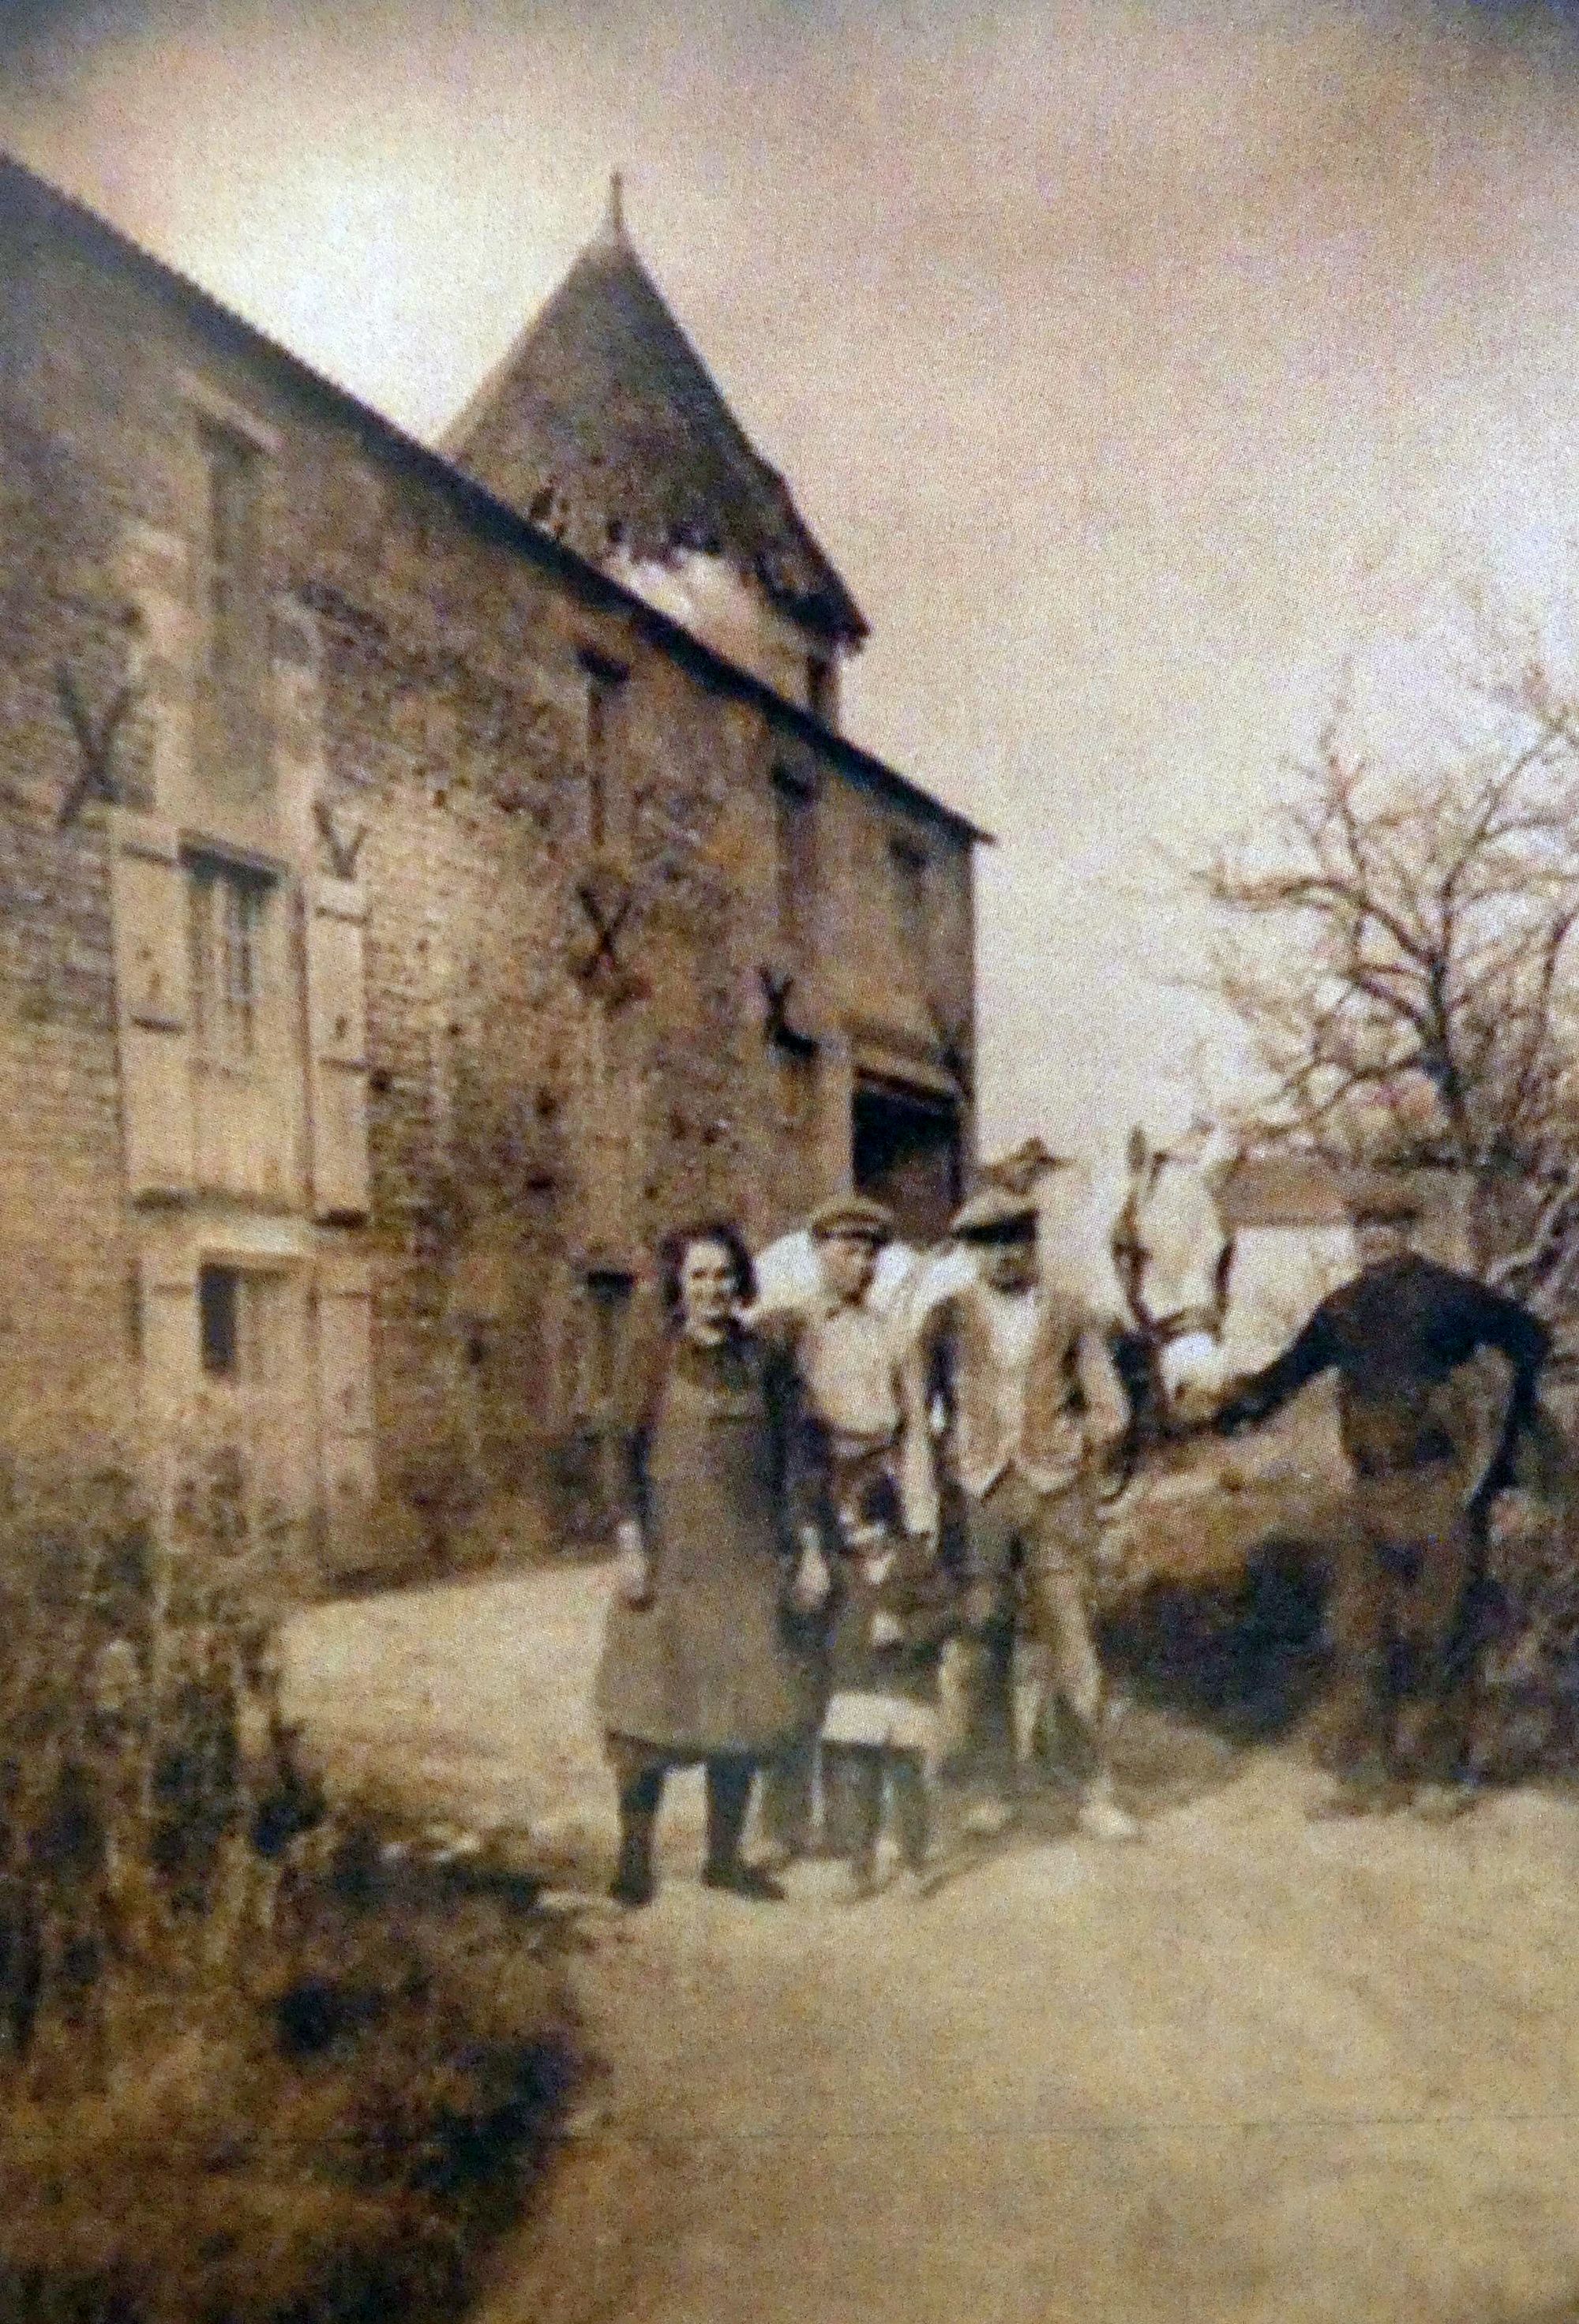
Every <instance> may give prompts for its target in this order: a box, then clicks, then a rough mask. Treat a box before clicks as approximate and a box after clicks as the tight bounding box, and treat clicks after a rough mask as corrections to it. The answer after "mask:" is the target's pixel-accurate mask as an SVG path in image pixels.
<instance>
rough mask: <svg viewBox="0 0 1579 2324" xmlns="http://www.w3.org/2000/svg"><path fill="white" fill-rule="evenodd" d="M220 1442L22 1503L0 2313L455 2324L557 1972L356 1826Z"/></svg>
mask: <svg viewBox="0 0 1579 2324" xmlns="http://www.w3.org/2000/svg"><path fill="white" fill-rule="evenodd" d="M301 1553H302V1545H301V1544H300V1541H299V1540H298V1538H297V1537H296V1535H294V1534H293V1533H292V1531H291V1527H290V1526H287V1525H286V1524H284V1523H283V1522H282V1521H281V1520H280V1519H279V1517H278V1516H277V1514H276V1513H274V1512H272V1511H271V1510H270V1509H269V1508H266V1507H263V1506H260V1505H259V1504H258V1503H257V1501H256V1499H255V1498H254V1496H253V1494H252V1492H251V1490H250V1488H249V1482H248V1478H247V1474H246V1468H245V1462H242V1461H241V1460H240V1459H239V1458H238V1456H237V1454H236V1452H235V1449H234V1447H233V1446H231V1445H229V1444H227V1443H226V1442H225V1441H224V1438H223V1435H222V1434H213V1433H205V1431H204V1430H203V1428H202V1427H201V1426H199V1428H197V1429H196V1430H194V1431H193V1432H191V1434H189V1441H188V1442H187V1443H186V1444H185V1445H184V1447H183V1448H182V1454H181V1458H180V1462H179V1463H178V1465H177V1472H176V1479H175V1482H174V1483H173V1485H172V1487H171V1490H170V1492H169V1495H168V1497H167V1500H166V1504H165V1507H164V1508H163V1510H162V1512H161V1513H160V1514H159V1516H158V1518H157V1521H156V1519H155V1517H154V1516H153V1514H152V1513H151V1512H150V1511H149V1509H148V1508H146V1507H144V1506H143V1504H141V1503H140V1501H139V1499H138V1498H137V1496H136V1495H135V1494H134V1491H133V1490H132V1489H131V1487H130V1485H129V1484H128V1481H127V1476H126V1472H125V1470H124V1469H123V1468H121V1467H120V1466H117V1465H114V1464H108V1465H104V1466H101V1467H99V1468H98V1469H97V1470H96V1471H93V1472H92V1473H89V1474H87V1475H85V1476H83V1477H82V1478H81V1479H80V1480H78V1481H76V1482H74V1483H72V1484H69V1485H62V1484H60V1482H59V1481H58V1480H49V1481H47V1482H46V1481H41V1480H38V1479H30V1478H29V1477H27V1476H25V1475H23V1474H22V1473H20V1472H16V1471H12V1472H10V1473H8V1474H5V1475H4V1476H3V1477H0V2091H3V2094H4V2113H3V2116H0V2314H4V2315H5V2317H6V2318H7V2319H16V2324H68V2319H69V2324H319V2319H323V2324H351V2319H359V2320H360V2319H366V2320H369V2324H370V2319H373V2318H374V2317H376V2318H378V2319H396V2318H400V2319H425V2318H428V2317H434V2318H437V2317H440V2316H442V2317H445V2318H449V2317H453V2316H454V2315H455V2314H457V2312H458V2310H459V2309H460V2307H461V2306H462V2305H463V2304H464V2301H465V2300H466V2295H467V2291H468V2287H469V2286H470V2284H471V2282H472V2281H473V2277H474V2274H475V2270H476V2260H477V2255H478V2254H479V2253H480V2251H481V2250H482V2249H484V2248H485V2246H486V2244H487V2241H488V2239H489V2236H490V2235H491V2233H492V2232H494V2230H496V2229H497V2228H498V2227H500V2226H501V2225H502V2224H503V2222H504V2221H505V2220H506V2219H507V2218H510V2217H512V2215H513V2211H514V2208H515V2206H516V2204H517V2203H518V2200H519V2198H520V2195H521V2192H522V2186H523V2183H524V2181H525V2178H526V2177H528V2176H530V2173H531V2170H532V2169H533V2168H535V2165H536V2163H537V2160H538V2158H539V2156H540V2153H541V2152H542V2151H543V2141H544V2139H545V2137H546V2135H547V2134H548V2133H549V2130H550V2129H551V2126H552V2124H553V2121H554V2119H555V2116H556V2114H557V2111H558V2108H559V2105H560V2103H561V2101H562V2099H563V2098H564V2095H565V2093H566V2091H567V2089H568V2086H569V2081H570V2079H571V2075H572V2069H573V2050H572V2045H571V2042H570V2037H569V2033H568V2018H567V2013H566V2010H565V2007H564V2004H563V1998H562V1996H561V1993H560V1991H559V1986H558V1982H557V1978H556V1975H555V1972H554V1968H553V1964H552V1962H551V1960H549V1959H548V1958H547V1957H545V1956H544V1955H543V1954H541V1953H540V1951H538V1950H534V1946H535V1945H536V1944H537V1942H538V1940H537V1939H536V1938H535V1937H534V1936H533V1934H532V1932H531V1929H530V1928H529V1927H528V1926H527V1925H526V1924H525V1923H523V1921H522V1916H521V1914H519V1911H512V1908H511V1907H510V1906H509V1905H507V1904H504V1903H503V1902H501V1901H500V1900H498V1899H496V1898H490V1897H488V1896H486V1895H469V1896H461V1895H452V1894H449V1893H448V1892H445V1891H443V1890H442V1889H436V1888H435V1887H434V1886H432V1884H431V1882H429V1883H428V1884H427V1885H423V1884H422V1883H421V1882H420V1880H419V1878H418V1877H417V1876H416V1875H415V1874H414V1872H413V1871H412V1869H411V1864H410V1862H409V1860H402V1861H400V1862H397V1861H395V1860H394V1859H393V1854H392V1851H391V1850H390V1849H388V1848H387V1847H385V1846H384V1845H383V1840H382V1836H381V1834H380V1832H379V1831H378V1830H377V1829H376V1828H375V1827H374V1825H373V1824H372V1823H371V1822H370V1821H369V1820H368V1817H367V1815H366V1813H365V1812H358V1811H356V1810H353V1809H351V1808H350V1807H348V1806H346V1804H344V1803H340V1804H336V1803H333V1802H331V1801H330V1800H329V1799H328V1797H327V1796H326V1795H325V1793H324V1791H323V1789H322V1788H321V1786H320V1784H319V1781H318V1780H317V1778H316V1776H315V1775H314V1773H313V1771H312V1769H311V1768H310V1766H308V1765H307V1764H306V1761H305V1759H304V1756H303V1751H302V1746H301V1738H300V1736H298V1735H297V1734H296V1733H294V1732H293V1730H292V1729H291V1727H290V1726H289V1724H288V1723H287V1721H286V1720H285V1717H284V1714H283V1711H282V1695H281V1683H280V1682H281V1674H280V1668H279V1662H278V1656H277V1653H276V1648H275V1636H276V1625H277V1623H278V1620H279V1618H280V1615H281V1612H282V1609H283V1607H284V1606H285V1605H287V1604H288V1603H290V1602H292V1601H293V1600H296V1599H298V1598H299V1597H300V1591H301V1584H302V1580H303V1576H302V1572H301V1571H300V1563H301Z"/></svg>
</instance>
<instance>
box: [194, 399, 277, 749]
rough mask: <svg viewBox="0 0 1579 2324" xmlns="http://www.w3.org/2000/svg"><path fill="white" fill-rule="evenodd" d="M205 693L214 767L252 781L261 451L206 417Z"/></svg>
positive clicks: (258, 705)
mask: <svg viewBox="0 0 1579 2324" xmlns="http://www.w3.org/2000/svg"><path fill="white" fill-rule="evenodd" d="M199 441H200V446H201V451H202V457H203V477H204V508H203V520H202V521H203V543H202V550H203V553H202V565H201V572H202V585H203V593H204V604H203V613H204V622H203V693H204V702H205V711H206V722H205V723H206V727H207V742H208V755H209V758H210V761H211V766H212V770H213V771H214V772H215V773H216V774H217V776H219V777H220V778H222V779H232V780H238V781H240V782H242V783H243V784H245V785H247V786H250V784H251V783H252V781H254V779H255V778H256V776H257V774H258V772H259V770H260V767H261V764H262V750H261V742H262V713H263V678H264V672H265V668H266V662H267V655H266V651H265V646H264V638H263V613H264V598H263V586H262V573H261V546H262V528H261V524H260V509H261V485H262V480H263V454H262V453H261V452H260V451H259V450H258V448H257V447H256V446H255V445H254V444H251V443H249V442H248V441H247V439H246V438H245V437H244V436H242V435H241V434H240V433H239V432H237V431H236V430H235V429H229V428H222V427H219V426H217V425H215V424H214V423H212V422H210V421H208V420H205V421H203V422H202V424H201V427H200V430H199Z"/></svg>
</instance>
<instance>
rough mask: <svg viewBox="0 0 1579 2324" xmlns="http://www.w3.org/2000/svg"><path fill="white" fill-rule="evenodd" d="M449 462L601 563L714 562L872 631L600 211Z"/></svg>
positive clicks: (485, 391)
mask: <svg viewBox="0 0 1579 2324" xmlns="http://www.w3.org/2000/svg"><path fill="white" fill-rule="evenodd" d="M443 449H444V451H445V452H446V453H447V455H448V457H449V458H451V459H452V460H454V461H455V463H456V465H457V466H459V467H462V468H464V469H466V471H467V473H468V474H469V475H474V476H476V479H477V481H478V482H479V483H480V484H485V485H486V487H487V488H488V490H489V491H490V492H492V493H496V494H497V495H498V497H499V498H500V499H501V500H504V501H508V502H509V503H511V505H512V507H514V508H517V509H519V510H520V511H521V512H522V515H524V516H526V517H528V518H530V519H531V521H532V522H533V523H534V524H539V525H541V526H543V527H544V528H545V529H546V530H548V531H549V532H551V533H553V534H554V535H555V536H556V538H557V539H560V540H562V541H564V542H565V543H566V545H567V546H568V547H569V548H571V549H575V550H576V551H577V554H578V555H580V556H582V557H585V558H587V559H588V560H589V561H590V562H591V563H593V564H595V565H603V564H605V563H606V562H607V561H608V560H609V558H611V557H612V556H615V555H617V556H618V557H619V558H621V559H622V560H623V559H629V560H632V561H633V562H636V563H646V562H648V561H649V560H651V561H655V562H667V561H669V559H671V558H674V557H676V556H678V555H681V554H683V553H684V552H685V551H687V550H699V551H701V552H703V553H704V554H707V555H713V556H718V557H722V558H725V559H727V560H728V562H729V563H731V564H732V565H734V567H735V568H736V569H737V571H739V572H740V573H741V574H743V576H748V577H749V578H751V579H752V580H753V581H754V582H755V583H756V584H757V586H759V587H760V588H761V589H762V592H763V594H764V595H766V596H767V597H768V598H769V599H770V600H771V602H772V603H774V604H777V605H778V606H780V608H781V609H782V610H783V611H784V612H786V613H789V614H790V615H791V616H792V617H793V619H795V620H796V621H798V622H801V623H803V624H804V625H805V626H807V627H808V628H810V629H813V630H816V631H817V632H821V633H822V634H824V635H826V636H827V637H828V638H830V639H837V640H840V641H844V642H846V643H849V644H857V643H859V641H860V640H861V639H862V638H863V637H864V636H865V635H866V629H867V625H866V622H865V621H864V620H863V617H862V614H861V612H860V610H859V608H858V607H857V606H856V604H855V603H854V599H853V598H852V597H851V595H850V593H849V591H848V590H847V589H846V588H845V585H844V583H843V582H842V581H841V580H840V578H839V576H838V575H837V574H836V572H835V571H834V568H833V567H832V566H831V565H830V564H829V563H828V561H827V558H826V557H825V556H824V555H823V552H822V550H821V549H819V548H818V547H817V542H816V541H815V540H814V539H812V536H811V534H810V532H809V531H808V529H807V526H806V523H805V521H804V520H803V519H802V517H801V515H800V512H799V510H798V509H797V507H796V505H795V503H794V501H793V500H792V499H791V498H790V495H789V488H788V487H787V485H786V484H785V483H784V480H783V478H782V477H781V476H780V475H778V474H777V472H776V471H775V470H774V469H772V468H771V467H770V466H768V464H767V462H766V461H765V460H763V459H762V457H760V455H759V454H758V453H757V452H756V451H755V450H754V449H753V446H752V444H751V442H750V440H749V438H747V436H746V434H745V431H744V430H743V429H742V427H741V426H740V423H739V422H738V420H736V419H735V418H734V414H733V412H732V411H731V410H730V409H729V407H728V405H727V404H726V403H725V401H724V397H723V395H722V394H721V392H719V389H718V388H717V386H716V383H714V381H713V379H712V378H711V376H710V375H709V374H708V371H707V369H706V364H704V363H703V362H702V359H701V357H700V356H699V355H697V351H696V349H695V348H694V347H693V346H691V343H690V341H689V340H688V338H687V337H686V335H685V333H684V331H682V330H681V328H680V327H679V323H677V322H676V320H675V318H674V317H673V315H672V314H671V313H670V312H669V308H668V306H667V305H666V304H665V302H664V300H663V297H662V294H661V293H660V291H659V289H658V287H657V285H656V283H655V282H654V281H652V278H651V275H650V274H649V273H648V272H647V270H646V268H645V267H644V266H643V265H642V261H641V259H640V258H639V257H638V256H637V254H636V252H635V250H634V248H633V245H632V243H631V241H630V238H629V236H628V235H627V234H626V232H625V228H624V222H623V217H622V215H621V210H620V203H619V190H618V180H615V181H614V191H613V194H612V196H611V200H610V207H609V214H608V216H607V217H606V218H605V221H604V224H603V226H602V227H601V228H600V230H599V231H598V233H597V234H596V235H595V236H594V238H593V239H592V241H591V242H590V243H589V244H587V246H586V249H585V250H584V251H583V252H582V254H581V255H580V257H579V258H578V259H577V261H576V263H575V264H574V265H573V266H572V267H571V269H570V272H569V273H568V275H567V276H566V277H565V279H564V281H562V282H561V283H560V285H559V289H558V290H557V291H555V292H554V293H553V295H552V297H551V298H550V299H549V301H548V304H547V305H546V306H545V307H544V308H543V309H541V311H540V313H539V314H538V315H537V316H536V318H534V319H533V321H532V322H531V323H530V324H529V325H528V326H527V327H526V329H525V330H524V331H523V332H522V335H521V337H519V338H518V339H517V340H516V342H515V344H514V346H512V348H511V349H510V350H509V352H508V353H507V354H506V355H505V356H504V358H503V361H502V362H501V363H500V364H498V365H497V366H496V367H495V369H494V371H493V372H492V373H491V374H489V376H488V377H487V378H486V379H485V381H484V382H483V384H482V386H481V387H480V388H479V389H478V390H477V392H476V394H475V395H474V396H473V397H472V399H471V401H470V402H469V403H468V404H467V405H466V408H465V410H463V411H462V412H461V413H460V414H459V416H458V418H457V420H455V421H454V422H453V423H452V424H451V426H450V427H449V428H448V429H447V430H446V432H445V436H444V438H443Z"/></svg>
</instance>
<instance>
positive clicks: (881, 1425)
mask: <svg viewBox="0 0 1579 2324" xmlns="http://www.w3.org/2000/svg"><path fill="white" fill-rule="evenodd" d="M807 1229H808V1233H809V1235H810V1238H811V1243H812V1248H813V1250H815V1252H816V1254H817V1280H816V1286H815V1288H814V1289H813V1290H812V1291H811V1293H810V1295H809V1296H807V1297H805V1298H804V1299H803V1300H801V1301H800V1302H799V1304H797V1305H792V1306H789V1307H788V1308H785V1309H783V1310H781V1311H780V1312H779V1313H777V1314H773V1313H771V1312H767V1313H764V1312H762V1310H759V1311H758V1314H757V1317H756V1321H757V1323H758V1325H759V1327H760V1328H761V1329H762V1330H764V1331H771V1333H774V1334H775V1336H777V1337H779V1338H780V1339H781V1340H782V1341H784V1342H787V1343H788V1345H789V1349H790V1351H791V1352H792V1354H793V1356H794V1360H795V1365H796V1369H797V1370H798V1372H799V1376H800V1380H801V1384H802V1386H803V1388H804V1389H805V1391H806V1398H807V1405H808V1410H809V1412H810V1414H811V1416H813V1418H814V1419H815V1420H816V1422H817V1425H818V1426H819V1428H820V1431H821V1435H822V1443H823V1452H824V1455H825V1458H826V1475H827V1478H828V1482H829V1491H830V1496H831V1499H832V1502H833V1511H834V1518H835V1522H836V1526H837V1528H838V1532H839V1535H840V1537H841V1539H842V1541H843V1543H844V1544H845V1545H846V1546H855V1545H860V1544H861V1543H863V1541H865V1540H866V1539H867V1538H868V1537H869V1536H870V1535H872V1533H873V1529H881V1528H882V1527H897V1525H898V1520H899V1504H898V1487H897V1480H896V1475H895V1470H896V1463H897V1459H898V1447H899V1443H900V1434H901V1432H902V1429H903V1425H904V1408H903V1404H902V1385H903V1383H902V1380H901V1377H900V1351H899V1348H898V1345H897V1342H896V1340H895V1337H894V1329H893V1325H892V1323H891V1319H890V1318H889V1317H888V1316H887V1315H885V1314H882V1313H881V1312H880V1311H879V1310H878V1308H877V1307H876V1306H874V1305H873V1302H872V1300H871V1298H870V1296H869V1295H870V1293H871V1291H872V1287H873V1277H874V1276H875V1274H876V1270H877V1265H878V1259H879V1257H880V1255H881V1253H882V1250H883V1249H884V1247H885V1246H886V1245H887V1244H888V1243H890V1242H891V1240H892V1239H893V1232H894V1222H893V1218H892V1215H891V1213H890V1212H889V1211H888V1210H886V1209H885V1208H884V1206H883V1205H882V1203H876V1202H873V1201H872V1200H871V1199H870V1198H869V1197H868V1196H866V1195H864V1194H836V1195H832V1196H830V1197H829V1199H828V1200H827V1201H826V1202H824V1203H818V1204H817V1208H816V1209H815V1210H814V1211H813V1212H812V1213H811V1215H810V1217H809V1218H808V1221H807ZM834 1597H835V1593H834V1592H833V1591H830V1592H829V1596H828V1600H827V1609H826V1610H827V1616H828V1618H829V1619H830V1620H831V1619H832V1618H833V1616H834V1614H835V1612H836V1607H835V1603H834ZM803 1643H804V1647H805V1651H806V1653H807V1655H808V1659H809V1660H810V1661H811V1662H812V1663H813V1664H814V1665H820V1662H821V1659H822V1650H823V1646H824V1645H825V1643H826V1641H825V1640H824V1638H823V1637H821V1636H820V1634H819V1633H818V1629H817V1625H816V1624H814V1623H808V1624H807V1625H805V1626H804V1637H803ZM814 1787H815V1786H814V1750H813V1748H812V1747H809V1746H808V1747H807V1748H804V1749H802V1750H800V1751H799V1752H796V1753H792V1754H790V1755H789V1757H787V1758H785V1759H783V1760H781V1761H780V1762H779V1763H778V1764H777V1765H776V1766H774V1767H773V1768H772V1769H771V1771H770V1773H769V1775H768V1776H767V1778H766V1780H765V1781H764V1784H763V1786H762V1824H763V1830H764V1834H765V1836H766V1839H767V1840H768V1843H769V1848H770V1851H771V1855H772V1856H773V1858H775V1859H776V1860H777V1861H778V1862H780V1863H785V1862H789V1861H790V1860H792V1859H793V1858H796V1857H798V1856H800V1855H803V1854H804V1853H805V1852H806V1849H807V1847H808V1843H809V1839H810V1827H811V1816H812V1809H813V1804H814Z"/></svg>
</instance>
